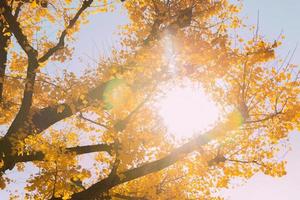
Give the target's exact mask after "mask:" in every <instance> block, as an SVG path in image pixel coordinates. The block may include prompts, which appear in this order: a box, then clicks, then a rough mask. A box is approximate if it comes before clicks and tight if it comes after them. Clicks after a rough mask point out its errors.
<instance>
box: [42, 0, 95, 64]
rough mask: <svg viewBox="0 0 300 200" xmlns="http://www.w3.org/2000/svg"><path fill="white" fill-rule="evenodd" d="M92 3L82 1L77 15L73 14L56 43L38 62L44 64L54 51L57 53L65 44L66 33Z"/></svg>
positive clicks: (87, 0)
mask: <svg viewBox="0 0 300 200" xmlns="http://www.w3.org/2000/svg"><path fill="white" fill-rule="evenodd" d="M92 3H93V0H84V1H83V3H82V6H81V7H80V9H79V10H78V11H77V13H76V14H75V16H74V17H73V18H72V19H71V20H70V21H69V24H68V26H67V27H66V29H65V30H63V31H62V33H61V35H60V37H59V40H58V43H57V44H56V45H55V46H54V47H52V48H50V49H49V50H48V51H47V52H46V53H45V54H44V55H43V56H42V57H40V58H39V59H38V61H39V62H45V61H46V60H48V59H49V58H50V57H51V56H52V55H53V54H54V53H55V52H56V51H58V50H59V49H61V48H63V47H64V44H65V37H66V35H67V32H68V30H69V29H71V28H72V27H73V26H74V25H75V24H76V22H77V20H78V19H79V17H80V15H81V14H82V13H83V11H84V10H86V9H87V8H88V7H90V5H91V4H92Z"/></svg>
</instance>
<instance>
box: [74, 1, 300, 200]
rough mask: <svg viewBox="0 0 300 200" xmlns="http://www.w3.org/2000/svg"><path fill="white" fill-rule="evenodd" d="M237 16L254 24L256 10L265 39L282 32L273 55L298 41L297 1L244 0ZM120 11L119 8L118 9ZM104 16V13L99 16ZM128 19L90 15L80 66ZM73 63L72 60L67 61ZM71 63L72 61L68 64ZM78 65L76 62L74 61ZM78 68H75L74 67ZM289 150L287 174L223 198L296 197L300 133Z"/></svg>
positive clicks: (299, 56)
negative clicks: (282, 38)
mask: <svg viewBox="0 0 300 200" xmlns="http://www.w3.org/2000/svg"><path fill="white" fill-rule="evenodd" d="M243 2H244V3H243V4H244V6H243V10H242V12H241V16H242V17H243V18H244V19H246V22H247V23H248V24H254V25H255V24H257V18H258V12H259V33H260V34H261V35H263V36H264V37H265V38H266V39H267V40H270V41H274V40H275V39H276V38H277V37H278V35H279V34H280V33H283V34H284V35H285V39H284V41H283V44H282V46H280V47H279V49H278V51H277V55H278V56H280V57H285V56H286V55H287V54H288V52H289V51H290V52H292V51H293V50H294V48H295V47H296V45H297V43H299V42H300V22H299V19H300V1H299V0H284V1H283V0H244V1H243ZM119 11H120V10H119ZM101 15H104V16H101ZM127 22H128V20H127V17H126V13H125V12H116V13H108V14H107V13H106V14H100V15H97V16H93V17H92V18H91V23H90V24H88V26H87V27H86V29H84V30H83V31H81V32H80V33H79V35H78V39H79V40H78V43H77V44H76V48H77V47H79V49H78V48H77V50H76V51H75V54H76V57H80V58H81V59H80V61H81V63H82V66H86V64H87V63H90V64H91V65H93V64H95V63H93V62H94V61H91V60H90V58H97V56H99V55H100V54H109V51H110V50H109V49H110V47H111V46H115V45H118V37H117V35H116V34H115V33H116V32H114V31H116V28H117V27H118V25H122V24H126V23H127ZM73 62H77V61H76V60H73V61H72V62H71V63H73ZM292 63H295V64H300V47H299V48H297V49H296V52H295V55H294V57H293V60H292ZM71 65H72V64H71ZM77 65H78V63H77ZM77 70H78V69H77ZM290 141H291V147H292V150H291V151H290V152H288V153H287V154H286V156H285V159H286V160H287V162H288V163H287V175H286V176H284V177H281V178H273V177H270V176H266V175H264V174H256V175H255V176H254V177H252V178H251V179H250V180H248V181H247V183H245V184H243V185H242V186H239V187H235V188H233V189H229V190H226V191H224V193H222V195H223V196H224V197H225V199H227V200H241V199H243V200H260V199H264V200H266V199H272V200H283V199H284V200H298V199H299V189H300V133H299V132H296V131H294V132H292V133H291V134H290Z"/></svg>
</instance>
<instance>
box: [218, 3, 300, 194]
mask: <svg viewBox="0 0 300 200" xmlns="http://www.w3.org/2000/svg"><path fill="white" fill-rule="evenodd" d="M258 11H259V32H260V34H262V35H264V36H265V37H266V38H267V39H270V40H272V39H273V40H274V39H276V38H277V37H278V35H279V34H280V32H281V31H282V32H283V34H284V35H285V40H284V41H283V44H282V46H281V47H280V49H279V51H278V52H277V54H278V55H280V56H282V57H284V56H285V55H286V54H287V53H288V51H289V50H291V51H292V50H293V49H294V48H295V46H296V44H297V43H299V42H300V22H299V19H300V1H299V0H284V1H283V0H245V1H244V9H243V11H242V16H247V17H248V21H249V23H251V24H256V21H257V15H258V14H257V13H258ZM292 63H295V64H300V48H297V50H296V52H295V56H294V58H293V60H292ZM290 141H291V147H292V150H291V151H290V152H289V153H288V154H287V155H286V160H287V175H286V176H284V177H281V178H273V177H270V176H266V175H263V174H257V175H255V176H254V177H253V178H251V179H250V180H249V181H248V182H247V183H246V184H244V185H243V186H241V187H237V188H234V189H231V190H228V191H226V192H224V196H226V197H227V198H226V199H228V200H241V199H243V200H260V199H272V200H283V199H284V200H298V199H299V190H300V133H299V132H296V131H294V132H293V133H291V135H290Z"/></svg>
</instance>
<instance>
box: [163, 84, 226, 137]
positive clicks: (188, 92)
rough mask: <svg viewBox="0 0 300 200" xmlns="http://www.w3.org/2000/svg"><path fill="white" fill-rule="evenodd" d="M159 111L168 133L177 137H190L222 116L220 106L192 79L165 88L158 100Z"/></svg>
mask: <svg viewBox="0 0 300 200" xmlns="http://www.w3.org/2000/svg"><path fill="white" fill-rule="evenodd" d="M158 109H159V110H158V112H159V115H160V116H161V117H162V119H163V122H164V124H165V125H166V127H167V129H168V133H169V134H172V135H174V136H175V138H189V137H192V136H193V135H194V134H199V133H201V132H203V131H204V130H206V129H208V128H209V127H210V126H212V125H213V124H214V123H216V121H217V120H218V119H219V118H220V113H219V109H218V106H217V105H216V103H215V102H213V101H212V100H211V99H210V98H209V97H208V96H207V95H206V94H205V93H204V91H203V89H202V87H201V86H200V85H199V84H193V83H191V82H190V81H188V82H187V83H184V84H181V85H173V86H172V87H167V88H166V89H165V95H164V96H163V97H162V98H161V99H160V100H159V101H158Z"/></svg>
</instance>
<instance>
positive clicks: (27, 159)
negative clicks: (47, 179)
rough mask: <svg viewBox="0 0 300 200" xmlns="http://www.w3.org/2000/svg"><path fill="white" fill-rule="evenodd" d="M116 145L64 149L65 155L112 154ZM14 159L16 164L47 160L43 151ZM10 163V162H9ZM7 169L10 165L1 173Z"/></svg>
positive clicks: (1, 170)
mask: <svg viewBox="0 0 300 200" xmlns="http://www.w3.org/2000/svg"><path fill="white" fill-rule="evenodd" d="M113 147H114V144H95V145H86V146H76V147H69V148H66V149H64V152H65V153H75V154H76V155H82V154H88V153H94V152H107V153H109V154H111V153H112V150H113ZM11 159H13V162H14V164H16V163H18V162H33V161H43V160H44V159H45V154H44V153H43V152H41V151H39V152H34V153H33V154H29V155H20V156H14V157H12V158H11ZM7 163H9V162H7ZM7 169H11V168H10V165H8V164H6V163H4V166H3V167H2V168H1V169H0V172H4V171H6V170H7Z"/></svg>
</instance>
